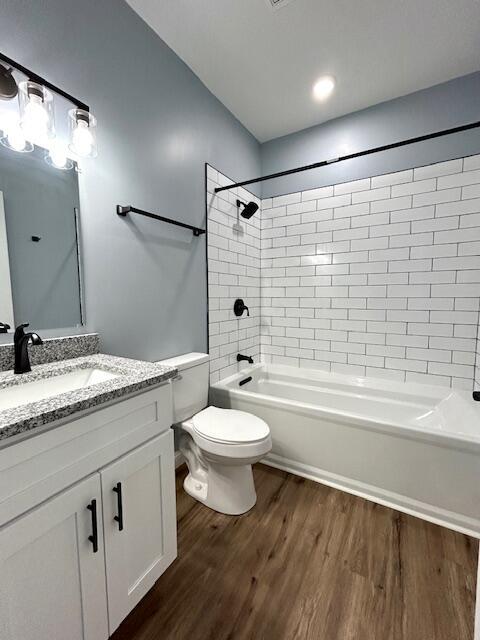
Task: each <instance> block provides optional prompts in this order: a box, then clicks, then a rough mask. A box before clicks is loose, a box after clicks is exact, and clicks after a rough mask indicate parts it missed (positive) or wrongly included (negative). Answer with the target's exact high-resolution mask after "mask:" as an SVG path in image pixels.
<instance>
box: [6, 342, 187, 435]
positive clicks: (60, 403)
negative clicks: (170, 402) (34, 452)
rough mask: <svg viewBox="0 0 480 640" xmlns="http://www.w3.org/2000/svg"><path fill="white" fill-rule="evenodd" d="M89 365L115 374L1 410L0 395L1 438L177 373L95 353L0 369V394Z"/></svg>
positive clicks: (171, 369)
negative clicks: (27, 368) (19, 370)
mask: <svg viewBox="0 0 480 640" xmlns="http://www.w3.org/2000/svg"><path fill="white" fill-rule="evenodd" d="M90 368H92V369H100V370H102V371H105V372H107V373H113V374H115V375H116V376H117V377H115V378H110V379H108V380H105V381H103V382H97V383H96V384H92V385H90V386H85V387H82V388H80V389H75V390H74V391H66V392H64V393H60V394H58V395H52V396H50V397H48V398H43V399H41V400H37V401H34V402H30V403H28V404H21V405H19V406H15V407H12V408H6V409H3V410H2V409H1V398H0V441H3V440H5V439H6V438H10V437H12V436H16V435H19V434H21V433H24V432H27V431H31V430H32V429H35V428H37V427H41V426H43V425H45V424H48V423H50V422H54V421H55V420H60V419H62V418H66V417H68V416H71V415H73V414H75V413H77V412H79V411H84V410H86V409H91V408H93V407H96V406H99V405H102V404H103V403H105V402H110V401H111V400H115V399H117V398H118V399H121V398H122V396H126V395H127V394H130V393H134V392H137V391H141V390H143V389H148V388H149V387H152V386H155V385H158V384H161V383H162V382H166V381H167V380H169V379H170V378H173V377H174V376H175V375H176V373H177V370H176V369H174V368H172V367H166V366H164V365H161V364H154V363H151V362H143V361H141V360H131V359H128V358H118V357H116V356H108V355H104V354H95V355H90V356H84V357H80V358H73V359H71V360H61V361H59V362H52V363H49V364H43V365H37V366H35V367H33V368H32V372H31V373H25V374H22V375H15V374H14V373H12V372H11V371H8V372H1V373H0V396H1V390H2V389H5V388H8V387H10V388H11V387H17V386H18V385H24V384H28V383H29V382H36V381H38V380H45V381H46V380H47V379H52V378H54V377H56V376H59V375H64V374H67V373H72V372H74V371H78V370H79V369H90ZM28 393H29V390H28V387H26V388H25V394H28ZM22 401H23V398H22ZM2 444H4V443H3V442H2Z"/></svg>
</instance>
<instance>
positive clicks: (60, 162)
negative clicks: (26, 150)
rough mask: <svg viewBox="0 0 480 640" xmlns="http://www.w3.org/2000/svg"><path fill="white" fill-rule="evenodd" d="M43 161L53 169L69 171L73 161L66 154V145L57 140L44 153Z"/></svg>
mask: <svg viewBox="0 0 480 640" xmlns="http://www.w3.org/2000/svg"><path fill="white" fill-rule="evenodd" d="M45 162H46V163H47V164H49V165H50V166H51V167H54V168H55V169H60V170H61V171H70V169H73V161H72V160H71V159H70V158H69V157H68V156H67V149H66V146H65V145H63V144H62V143H61V142H59V141H58V140H55V141H54V142H53V144H51V145H50V149H49V150H48V151H47V152H46V153H45Z"/></svg>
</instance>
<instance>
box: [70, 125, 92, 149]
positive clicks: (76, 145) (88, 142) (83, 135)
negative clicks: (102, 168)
mask: <svg viewBox="0 0 480 640" xmlns="http://www.w3.org/2000/svg"><path fill="white" fill-rule="evenodd" d="M93 145H94V139H93V135H92V132H91V131H90V129H89V126H88V123H87V122H85V121H84V120H78V121H77V127H76V129H75V130H74V132H73V134H72V151H74V152H75V153H76V154H78V155H79V156H82V157H87V156H89V155H91V154H92V149H93Z"/></svg>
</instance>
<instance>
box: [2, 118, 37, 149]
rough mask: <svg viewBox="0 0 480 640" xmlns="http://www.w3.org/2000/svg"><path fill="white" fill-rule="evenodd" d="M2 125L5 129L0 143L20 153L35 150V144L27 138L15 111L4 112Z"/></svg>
mask: <svg viewBox="0 0 480 640" xmlns="http://www.w3.org/2000/svg"><path fill="white" fill-rule="evenodd" d="M0 127H1V129H2V131H3V135H2V137H1V138H0V143H1V144H2V145H3V146H4V147H7V149H11V150H12V151H18V152H20V153H29V152H30V151H33V144H32V143H31V142H30V141H29V140H27V139H26V137H25V133H24V131H23V129H22V127H21V126H20V122H19V119H18V116H16V115H15V114H13V113H4V114H2V121H1V123H0Z"/></svg>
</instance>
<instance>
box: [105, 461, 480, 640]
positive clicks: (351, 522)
mask: <svg viewBox="0 0 480 640" xmlns="http://www.w3.org/2000/svg"><path fill="white" fill-rule="evenodd" d="M254 471H255V483H256V488H257V494H258V502H257V505H256V506H255V508H254V509H253V510H252V511H251V512H250V513H248V514H246V515H244V516H240V517H230V516H223V515H220V514H218V513H215V512H213V511H211V510H209V509H207V508H206V507H204V506H203V505H201V504H199V503H198V502H195V501H194V500H193V499H191V498H190V497H189V496H188V495H186V494H185V492H184V491H183V489H182V481H183V478H184V476H185V470H184V469H182V470H181V471H180V472H179V473H178V474H177V501H178V502H177V512H178V558H177V560H176V561H175V562H174V564H173V565H172V566H171V567H170V568H169V569H168V570H167V571H166V573H165V574H164V575H163V576H162V577H161V578H160V580H159V581H158V582H157V584H156V585H155V587H154V588H153V589H152V590H151V591H150V592H149V593H148V594H147V596H146V597H145V598H144V599H143V600H142V602H141V603H140V604H139V605H138V607H137V608H136V609H135V610H134V611H133V612H132V613H131V614H130V616H129V617H128V618H127V619H126V620H125V621H124V622H123V624H122V625H121V627H120V628H119V629H118V630H117V632H116V633H115V634H114V636H113V639H114V640H170V639H174V640H237V639H238V640H247V639H249V640H250V639H254V640H473V618H474V600H475V586H476V584H475V583H476V563H477V550H478V544H477V541H476V540H474V539H473V538H469V537H467V536H464V535H461V534H458V533H454V532H452V531H449V530H447V529H444V528H442V527H438V526H435V525H432V524H429V523H427V522H423V521H422V520H419V519H417V518H413V517H411V516H407V515H404V514H401V513H399V512H397V511H393V510H392V509H388V508H386V507H381V506H379V505H375V504H373V503H371V502H367V501H365V500H362V499H361V498H356V497H354V496H351V495H348V494H346V493H343V492H341V491H337V490H335V489H330V488H328V487H325V486H322V485H320V484H316V483H314V482H311V481H309V480H304V479H303V478H299V477H296V476H293V475H290V474H288V473H284V472H282V471H278V470H276V469H272V468H269V467H266V466H263V465H257V466H256V468H255V470H254Z"/></svg>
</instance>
